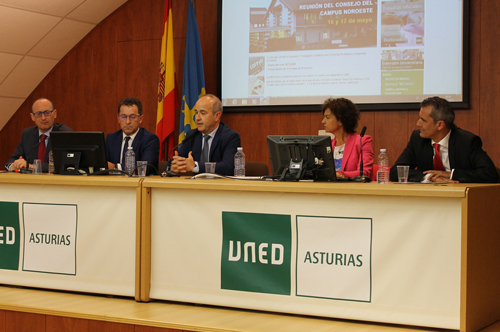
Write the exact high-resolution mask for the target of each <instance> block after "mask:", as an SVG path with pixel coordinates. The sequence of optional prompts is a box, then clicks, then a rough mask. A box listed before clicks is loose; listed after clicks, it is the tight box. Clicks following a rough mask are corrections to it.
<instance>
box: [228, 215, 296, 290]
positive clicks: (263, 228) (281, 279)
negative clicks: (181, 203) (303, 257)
mask: <svg viewBox="0 0 500 332" xmlns="http://www.w3.org/2000/svg"><path fill="white" fill-rule="evenodd" d="M222 228H223V239H222V241H223V243H222V256H221V288H222V289H230V290H239V291H247V292H257V293H269V294H282V295H290V287H291V286H290V259H291V247H292V246H291V242H292V235H291V234H292V230H291V217H290V215H278V214H262V213H242V212H222Z"/></svg>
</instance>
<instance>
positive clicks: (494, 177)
mask: <svg viewBox="0 0 500 332" xmlns="http://www.w3.org/2000/svg"><path fill="white" fill-rule="evenodd" d="M420 107H421V108H420V113H419V116H420V118H419V120H418V121H417V127H418V128H419V129H418V130H415V131H414V132H413V133H412V135H411V137H410V141H409V142H408V145H407V146H406V148H405V149H404V151H403V153H401V155H400V156H399V158H398V160H397V161H396V163H395V164H394V166H392V168H391V180H392V181H397V180H398V174H397V165H409V166H410V172H409V175H408V181H413V182H415V181H422V180H424V181H432V182H452V183H458V182H472V183H481V182H486V183H488V182H492V183H493V182H497V181H498V173H497V170H496V167H495V165H494V164H493V161H492V160H491V159H490V157H489V156H488V154H487V153H486V152H485V151H484V150H483V148H482V146H483V143H482V141H481V138H479V136H476V135H474V134H472V133H470V132H468V131H466V130H463V129H460V128H457V126H456V125H455V124H454V123H453V122H454V121H455V112H454V111H453V109H452V108H451V105H450V103H449V102H448V101H447V100H445V99H442V98H439V97H431V98H427V99H425V100H424V101H422V103H421V104H420Z"/></svg>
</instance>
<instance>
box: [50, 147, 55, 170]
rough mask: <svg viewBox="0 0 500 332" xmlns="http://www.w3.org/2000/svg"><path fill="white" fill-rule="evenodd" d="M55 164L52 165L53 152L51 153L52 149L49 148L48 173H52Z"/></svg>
mask: <svg viewBox="0 0 500 332" xmlns="http://www.w3.org/2000/svg"><path fill="white" fill-rule="evenodd" d="M55 169H56V168H55V166H54V154H53V153H52V150H50V152H49V174H54V170H55Z"/></svg>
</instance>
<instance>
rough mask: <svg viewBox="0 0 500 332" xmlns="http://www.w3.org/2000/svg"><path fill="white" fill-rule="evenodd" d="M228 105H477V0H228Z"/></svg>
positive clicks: (224, 5) (224, 35)
mask: <svg viewBox="0 0 500 332" xmlns="http://www.w3.org/2000/svg"><path fill="white" fill-rule="evenodd" d="M219 1H220V2H219V24H220V27H219V32H220V34H219V47H220V52H219V55H220V58H219V65H220V80H219V82H220V91H219V92H220V96H221V97H222V101H223V104H224V106H225V108H224V111H284V110H288V111H290V110H304V111H306V110H318V107H319V105H321V104H322V103H323V101H324V100H325V99H326V98H329V97H345V98H349V99H351V100H353V101H354V102H355V103H357V104H358V106H360V108H361V109H414V108H418V103H419V102H420V101H421V100H422V99H424V98H426V97H429V96H435V95H437V96H441V97H443V98H446V99H448V100H449V101H451V102H452V103H453V106H454V107H455V108H467V107H468V102H469V101H468V75H469V73H468V71H469V69H468V38H469V35H468V29H469V26H468V15H469V13H468V10H469V1H468V0H407V1H404V0H396V1H389V0H384V1H376V0H358V1H345V0H323V1H318V0H219Z"/></svg>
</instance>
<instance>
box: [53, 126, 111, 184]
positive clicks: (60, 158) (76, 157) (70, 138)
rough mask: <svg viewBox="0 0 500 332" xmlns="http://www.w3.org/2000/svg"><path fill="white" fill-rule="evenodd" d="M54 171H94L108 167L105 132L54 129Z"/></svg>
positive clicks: (75, 172) (66, 172) (68, 172)
mask: <svg viewBox="0 0 500 332" xmlns="http://www.w3.org/2000/svg"><path fill="white" fill-rule="evenodd" d="M50 141H51V144H52V153H53V157H54V167H55V171H54V173H58V174H82V172H84V173H94V172H98V171H100V170H104V169H107V168H108V162H107V160H106V145H105V141H104V133H103V132H102V131H97V132H77V131H54V132H51V133H50Z"/></svg>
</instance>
